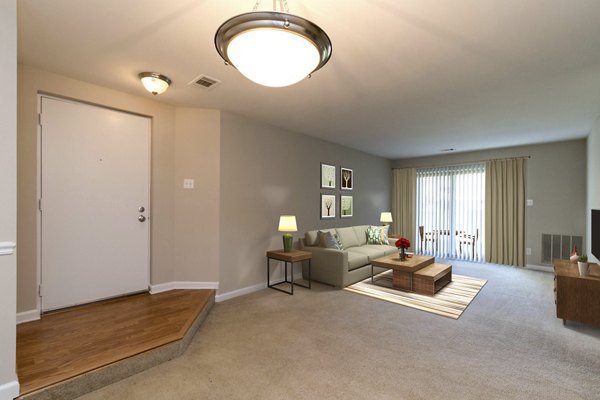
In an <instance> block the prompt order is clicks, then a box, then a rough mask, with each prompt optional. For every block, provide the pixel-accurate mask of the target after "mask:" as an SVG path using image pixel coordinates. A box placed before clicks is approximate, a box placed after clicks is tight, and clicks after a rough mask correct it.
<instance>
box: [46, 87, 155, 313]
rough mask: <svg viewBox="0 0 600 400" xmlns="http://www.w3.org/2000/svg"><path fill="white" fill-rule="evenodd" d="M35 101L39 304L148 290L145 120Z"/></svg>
mask: <svg viewBox="0 0 600 400" xmlns="http://www.w3.org/2000/svg"><path fill="white" fill-rule="evenodd" d="M40 102H41V119H40V125H41V202H40V203H41V204H40V208H41V296H42V298H41V303H42V310H43V311H47V310H53V309H57V308H63V307H69V306H73V305H76V304H82V303H87V302H91V301H95V300H100V299H105V298H109V297H114V296H118V295H122V294H127V293H133V292H139V291H144V290H148V284H149V279H150V257H149V249H150V221H149V211H150V201H149V199H150V196H149V193H150V190H149V189H150V132H151V120H150V118H147V117H142V116H138V115H133V114H129V113H125V112H120V111H115V110H109V109H106V108H102V107H96V106H92V105H88V104H83V103H78V102H74V101H67V100H61V99H56V98H50V97H47V96H40Z"/></svg>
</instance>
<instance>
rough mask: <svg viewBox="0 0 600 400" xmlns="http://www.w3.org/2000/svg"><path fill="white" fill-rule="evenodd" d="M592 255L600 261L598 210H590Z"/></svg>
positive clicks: (599, 212)
mask: <svg viewBox="0 0 600 400" xmlns="http://www.w3.org/2000/svg"><path fill="white" fill-rule="evenodd" d="M592 254H593V255H594V257H596V258H597V259H599V260H600V210H592Z"/></svg>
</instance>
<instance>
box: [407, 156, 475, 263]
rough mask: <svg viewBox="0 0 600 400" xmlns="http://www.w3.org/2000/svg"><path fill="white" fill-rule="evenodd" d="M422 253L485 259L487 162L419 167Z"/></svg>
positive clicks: (418, 229)
mask: <svg viewBox="0 0 600 400" xmlns="http://www.w3.org/2000/svg"><path fill="white" fill-rule="evenodd" d="M416 197H417V204H416V210H417V218H416V220H417V227H416V228H417V232H418V234H417V244H416V246H415V247H416V248H417V250H418V251H419V252H420V253H423V254H429V255H433V256H436V257H444V258H458V259H464V260H472V261H484V259H485V257H484V254H483V252H484V242H485V240H484V237H483V235H484V221H485V214H484V213H485V164H483V163H478V164H467V165H454V166H447V167H432V168H419V169H417V196H416Z"/></svg>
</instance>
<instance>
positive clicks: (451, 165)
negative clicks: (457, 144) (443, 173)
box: [392, 156, 531, 170]
mask: <svg viewBox="0 0 600 400" xmlns="http://www.w3.org/2000/svg"><path fill="white" fill-rule="evenodd" d="M523 158H531V156H518V157H504V158H488V159H487V160H477V161H465V162H461V163H455V164H429V165H419V166H418V167H408V166H407V167H402V168H392V169H393V170H394V169H404V168H435V167H454V166H457V165H469V164H479V163H482V162H486V161H502V160H518V159H523Z"/></svg>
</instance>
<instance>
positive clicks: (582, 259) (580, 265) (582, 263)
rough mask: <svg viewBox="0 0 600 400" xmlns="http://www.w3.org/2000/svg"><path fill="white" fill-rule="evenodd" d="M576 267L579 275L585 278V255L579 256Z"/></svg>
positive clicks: (586, 266)
mask: <svg viewBox="0 0 600 400" xmlns="http://www.w3.org/2000/svg"><path fill="white" fill-rule="evenodd" d="M577 267H578V268H579V275H581V276H586V275H587V274H588V268H589V264H588V258H587V256H586V255H585V254H582V255H580V256H579V260H578V261H577Z"/></svg>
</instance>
